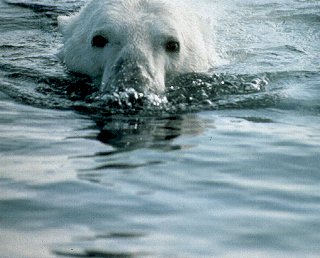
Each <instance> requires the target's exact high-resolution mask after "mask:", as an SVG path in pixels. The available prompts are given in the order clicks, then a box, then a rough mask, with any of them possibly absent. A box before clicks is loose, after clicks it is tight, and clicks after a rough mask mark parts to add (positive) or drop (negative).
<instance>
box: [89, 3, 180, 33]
mask: <svg viewBox="0 0 320 258" xmlns="http://www.w3.org/2000/svg"><path fill="white" fill-rule="evenodd" d="M117 8H119V7H117ZM92 17H93V19H92V20H91V21H88V23H89V24H90V25H89V26H90V27H92V28H94V30H96V31H106V32H110V31H117V33H120V32H123V33H130V32H132V31H134V32H135V33H139V32H140V33H147V34H148V35H152V34H171V35H176V34H177V28H179V30H181V29H182V26H179V25H178V23H179V21H178V20H177V18H176V16H175V15H172V13H171V12H165V13H164V15H159V13H158V12H157V11H155V12H146V11H145V10H144V9H141V10H140V9H139V11H137V12H131V10H122V11H120V10H118V9H116V8H107V9H106V10H103V9H99V15H96V14H95V15H94V16H92Z"/></svg>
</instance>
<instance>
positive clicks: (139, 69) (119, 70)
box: [101, 55, 164, 93]
mask: <svg viewBox="0 0 320 258" xmlns="http://www.w3.org/2000/svg"><path fill="white" fill-rule="evenodd" d="M149 63H150V62H149V60H147V59H143V58H134V57H133V56H132V55H127V56H121V57H119V58H118V59H117V60H116V62H115V63H114V65H113V66H112V67H111V70H110V71H109V70H108V69H106V71H105V73H104V76H103V78H102V84H101V89H102V91H114V90H120V91H121V90H125V89H129V88H133V89H134V90H136V91H137V92H141V93H144V92H146V91H153V92H154V91H157V89H159V88H163V87H164V86H162V85H161V83H160V82H159V80H158V78H157V77H156V76H155V71H153V69H152V68H151V67H150V66H151V65H150V64H149ZM163 80H164V79H163ZM163 80H162V81H163Z"/></svg>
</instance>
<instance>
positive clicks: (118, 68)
mask: <svg viewBox="0 0 320 258" xmlns="http://www.w3.org/2000/svg"><path fill="white" fill-rule="evenodd" d="M123 64H124V58H122V57H120V58H119V60H118V61H117V62H116V64H115V65H114V66H113V71H114V73H115V74H118V73H119V72H120V71H121V68H122V66H123Z"/></svg>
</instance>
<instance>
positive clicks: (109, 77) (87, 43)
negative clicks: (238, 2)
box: [58, 0, 214, 94]
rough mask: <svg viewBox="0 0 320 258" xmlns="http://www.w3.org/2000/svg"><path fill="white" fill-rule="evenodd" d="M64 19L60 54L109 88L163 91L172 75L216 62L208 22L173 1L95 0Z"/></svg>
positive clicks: (75, 68)
mask: <svg viewBox="0 0 320 258" xmlns="http://www.w3.org/2000/svg"><path fill="white" fill-rule="evenodd" d="M171 2H172V1H171ZM58 24H59V29H60V31H61V33H62V35H63V46H62V47H61V50H60V53H59V57H60V58H61V59H62V61H63V62H64V63H65V65H66V66H67V68H68V69H70V70H71V71H74V72H77V73H82V74H86V75H89V76H90V77H92V78H93V80H94V81H97V82H98V84H99V85H100V89H101V91H103V92H109V91H113V90H114V89H115V88H117V87H129V88H133V89H135V90H136V91H138V92H146V91H150V92H154V93H156V94H159V93H163V92H164V91H165V85H166V81H167V80H168V79H170V78H174V77H175V76H177V75H181V74H183V73H189V72H202V71H206V70H208V69H209V68H210V67H211V66H212V64H213V57H214V53H213V50H212V42H211V36H210V34H209V32H208V31H207V27H208V25H207V24H206V23H205V22H203V20H202V19H201V18H200V17H199V16H197V15H196V14H195V13H193V12H192V11H190V10H188V9H187V8H186V7H185V6H182V5H178V4H174V3H170V2H169V1H164V0H98V1H97V0H91V1H90V2H88V3H87V4H86V5H85V6H84V7H83V8H82V9H81V10H80V12H78V13H76V14H74V15H72V16H60V17H58Z"/></svg>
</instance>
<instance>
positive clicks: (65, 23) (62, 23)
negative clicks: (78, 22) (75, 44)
mask: <svg viewBox="0 0 320 258" xmlns="http://www.w3.org/2000/svg"><path fill="white" fill-rule="evenodd" d="M71 19H72V17H71V16H59V17H58V27H59V31H60V32H61V33H62V34H63V35H66V34H67V31H68V28H69V24H70V22H71Z"/></svg>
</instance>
